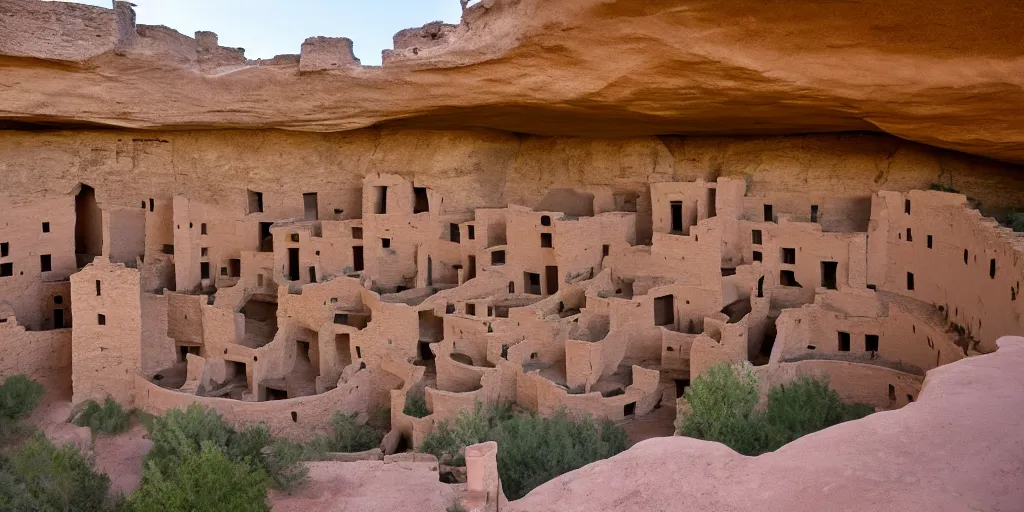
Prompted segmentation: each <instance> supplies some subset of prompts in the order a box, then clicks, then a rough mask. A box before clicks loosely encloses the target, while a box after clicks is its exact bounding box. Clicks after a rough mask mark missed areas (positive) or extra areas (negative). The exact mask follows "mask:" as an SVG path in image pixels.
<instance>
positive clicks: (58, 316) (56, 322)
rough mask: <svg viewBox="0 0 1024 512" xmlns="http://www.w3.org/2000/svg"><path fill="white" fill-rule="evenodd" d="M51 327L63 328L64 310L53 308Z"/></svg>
mask: <svg viewBox="0 0 1024 512" xmlns="http://www.w3.org/2000/svg"><path fill="white" fill-rule="evenodd" d="M53 328H54V329H63V328H64V310H63V309H55V310H53Z"/></svg>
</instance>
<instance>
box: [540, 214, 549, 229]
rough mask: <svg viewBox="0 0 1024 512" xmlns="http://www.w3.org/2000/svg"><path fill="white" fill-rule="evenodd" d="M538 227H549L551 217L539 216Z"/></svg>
mask: <svg viewBox="0 0 1024 512" xmlns="http://www.w3.org/2000/svg"><path fill="white" fill-rule="evenodd" d="M540 225H541V226H550V225H551V216H550V215H541V216H540Z"/></svg>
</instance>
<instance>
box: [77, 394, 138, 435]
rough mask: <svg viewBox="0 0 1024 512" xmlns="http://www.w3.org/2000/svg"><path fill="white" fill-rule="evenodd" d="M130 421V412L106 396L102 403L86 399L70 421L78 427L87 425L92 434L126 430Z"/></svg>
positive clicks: (118, 432) (110, 433)
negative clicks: (83, 405) (82, 406)
mask: <svg viewBox="0 0 1024 512" xmlns="http://www.w3.org/2000/svg"><path fill="white" fill-rule="evenodd" d="M131 421H132V418H131V414H130V413H128V412H126V411H125V410H124V408H123V407H121V404H119V403H117V402H115V401H114V399H112V398H110V397H109V396H108V397H107V399H106V400H104V401H103V405H100V404H98V403H96V401H95V400H89V401H87V402H86V403H85V407H84V408H83V409H82V410H81V411H80V412H79V413H78V414H77V415H76V416H75V418H74V420H72V423H74V424H75V425H78V426H79V427H89V428H91V429H92V431H93V433H94V434H101V435H116V434H120V433H121V432H124V431H126V430H128V427H129V426H130V425H131Z"/></svg>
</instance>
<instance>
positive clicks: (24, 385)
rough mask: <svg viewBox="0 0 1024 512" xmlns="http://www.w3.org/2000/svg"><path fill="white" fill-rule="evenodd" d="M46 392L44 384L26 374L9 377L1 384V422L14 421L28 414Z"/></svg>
mask: <svg viewBox="0 0 1024 512" xmlns="http://www.w3.org/2000/svg"><path fill="white" fill-rule="evenodd" d="M45 394H46V389H44V388H43V385H42V384H40V383H38V382H36V381H34V380H32V379H30V378H28V377H26V376H24V375H11V376H10V377H7V379H6V380H4V383H3V384H0V423H13V422H16V421H18V420H20V419H21V418H24V417H25V416H28V414H29V413H30V412H32V410H33V409H35V408H36V407H37V406H38V405H39V402H41V401H42V400H43V395H45Z"/></svg>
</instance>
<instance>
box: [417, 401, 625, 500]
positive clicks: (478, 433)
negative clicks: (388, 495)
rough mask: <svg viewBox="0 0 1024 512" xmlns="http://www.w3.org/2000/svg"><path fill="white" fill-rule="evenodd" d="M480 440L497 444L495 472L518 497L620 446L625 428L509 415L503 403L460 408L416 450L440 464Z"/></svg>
mask: <svg viewBox="0 0 1024 512" xmlns="http://www.w3.org/2000/svg"><path fill="white" fill-rule="evenodd" d="M484 441H496V442H497V443H498V472H499V473H500V474H501V482H502V487H503V489H504V491H505V495H506V496H507V497H508V498H509V499H519V498H521V497H523V496H525V495H526V493H528V492H530V491H531V490H533V489H534V488H535V487H537V486H538V485H540V484H542V483H544V482H546V481H548V480H551V479H552V478H555V477H556V476H558V475H561V474H563V473H566V472H569V471H573V470H575V469H579V468H581V467H583V466H585V465H587V464H589V463H591V462H594V461H596V460H600V459H604V458H607V457H611V456H613V455H615V454H617V453H619V452H621V451H623V450H625V449H626V445H627V440H626V433H625V432H624V431H623V430H622V429H621V428H619V427H617V426H615V425H614V424H613V423H612V422H610V421H607V420H604V421H597V420H594V419H593V418H591V417H589V416H582V417H577V416H572V415H569V414H568V413H566V412H565V411H559V412H557V413H556V414H555V415H554V416H552V417H550V418H543V417H540V416H536V415H532V414H519V415H513V414H512V413H511V408H510V407H509V406H508V405H501V406H490V407H486V408H484V407H481V406H480V405H477V407H476V409H475V410H474V411H472V412H469V411H461V412H460V413H459V415H458V416H457V417H456V418H455V420H454V421H453V422H450V423H449V422H446V421H443V422H440V423H439V424H438V427H437V430H436V431H435V432H432V433H431V434H428V435H427V436H426V438H424V440H423V444H422V446H421V447H420V451H422V452H426V453H432V454H434V455H436V456H437V457H438V459H439V460H441V462H442V463H449V464H453V463H454V464H457V463H459V462H460V461H464V459H463V456H462V455H459V454H460V452H461V451H462V450H463V449H464V448H465V447H466V446H468V445H471V444H476V443H481V442H484Z"/></svg>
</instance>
